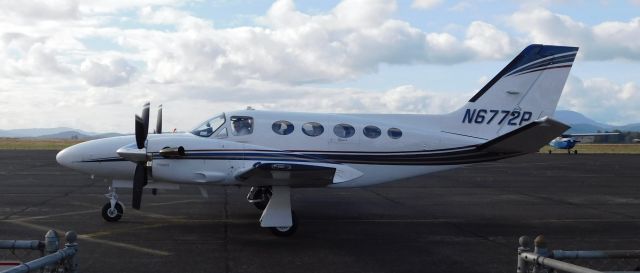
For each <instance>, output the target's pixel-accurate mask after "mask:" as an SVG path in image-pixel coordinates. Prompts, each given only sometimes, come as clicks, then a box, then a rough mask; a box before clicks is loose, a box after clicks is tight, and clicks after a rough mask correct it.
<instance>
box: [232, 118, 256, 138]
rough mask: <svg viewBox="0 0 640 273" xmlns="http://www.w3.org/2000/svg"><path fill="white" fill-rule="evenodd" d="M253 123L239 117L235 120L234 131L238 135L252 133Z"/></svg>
mask: <svg viewBox="0 0 640 273" xmlns="http://www.w3.org/2000/svg"><path fill="white" fill-rule="evenodd" d="M251 129H252V128H251V123H250V122H249V120H247V119H237V120H234V121H233V131H234V132H235V135H236V136H244V135H249V134H251Z"/></svg>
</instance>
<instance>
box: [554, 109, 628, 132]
mask: <svg viewBox="0 0 640 273" xmlns="http://www.w3.org/2000/svg"><path fill="white" fill-rule="evenodd" d="M554 118H555V119H557V120H559V121H561V122H562V123H565V124H568V125H570V126H571V129H569V131H568V133H594V132H597V131H602V132H603V131H613V130H620V131H623V132H626V131H633V132H640V123H633V124H627V125H622V126H616V125H609V124H606V123H601V122H597V121H595V120H592V119H590V118H588V117H586V116H585V115H583V114H580V113H578V112H574V111H568V110H558V111H556V113H555V114H554Z"/></svg>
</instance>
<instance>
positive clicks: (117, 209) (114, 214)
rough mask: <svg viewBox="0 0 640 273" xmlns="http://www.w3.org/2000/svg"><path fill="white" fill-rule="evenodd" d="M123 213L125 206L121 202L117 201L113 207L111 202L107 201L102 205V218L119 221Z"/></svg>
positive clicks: (108, 220)
mask: <svg viewBox="0 0 640 273" xmlns="http://www.w3.org/2000/svg"><path fill="white" fill-rule="evenodd" d="M123 214H124V208H123V207H122V203H120V202H118V203H116V204H115V205H114V206H113V207H111V203H106V204H104V206H103V207H102V218H103V219H104V220H105V221H107V222H117V221H118V220H120V218H122V215H123Z"/></svg>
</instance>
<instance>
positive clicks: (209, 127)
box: [191, 114, 225, 137]
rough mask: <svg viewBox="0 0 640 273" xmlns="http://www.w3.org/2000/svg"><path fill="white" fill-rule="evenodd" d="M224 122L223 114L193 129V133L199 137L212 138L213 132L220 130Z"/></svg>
mask: <svg viewBox="0 0 640 273" xmlns="http://www.w3.org/2000/svg"><path fill="white" fill-rule="evenodd" d="M224 121H225V117H224V114H221V115H219V116H216V117H214V118H211V119H209V120H207V121H205V122H203V123H202V124H200V125H198V127H196V128H195V129H193V130H192V131H191V133H192V134H194V135H196V136H199V137H210V136H211V135H212V134H213V132H215V131H216V130H218V128H220V126H222V124H224Z"/></svg>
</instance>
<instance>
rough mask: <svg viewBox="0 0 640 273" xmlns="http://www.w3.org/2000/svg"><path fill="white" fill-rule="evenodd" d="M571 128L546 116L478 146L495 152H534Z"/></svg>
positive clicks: (483, 149)
mask: <svg viewBox="0 0 640 273" xmlns="http://www.w3.org/2000/svg"><path fill="white" fill-rule="evenodd" d="M569 128H571V127H569V126H568V125H566V124H564V123H561V122H559V121H557V120H554V119H552V118H549V117H544V118H542V119H539V120H536V121H534V122H531V123H529V124H527V125H525V126H522V127H520V128H518V129H516V130H513V131H511V132H509V133H507V134H504V135H501V136H499V137H497V138H494V139H492V140H490V141H488V142H486V143H484V144H482V145H480V146H479V147H478V148H479V149H480V150H482V151H486V152H493V153H533V152H537V151H538V150H540V148H542V146H544V145H546V144H547V143H549V141H551V140H552V139H554V138H556V137H558V136H559V135H560V134H562V133H563V132H565V131H566V130H568V129H569Z"/></svg>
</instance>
